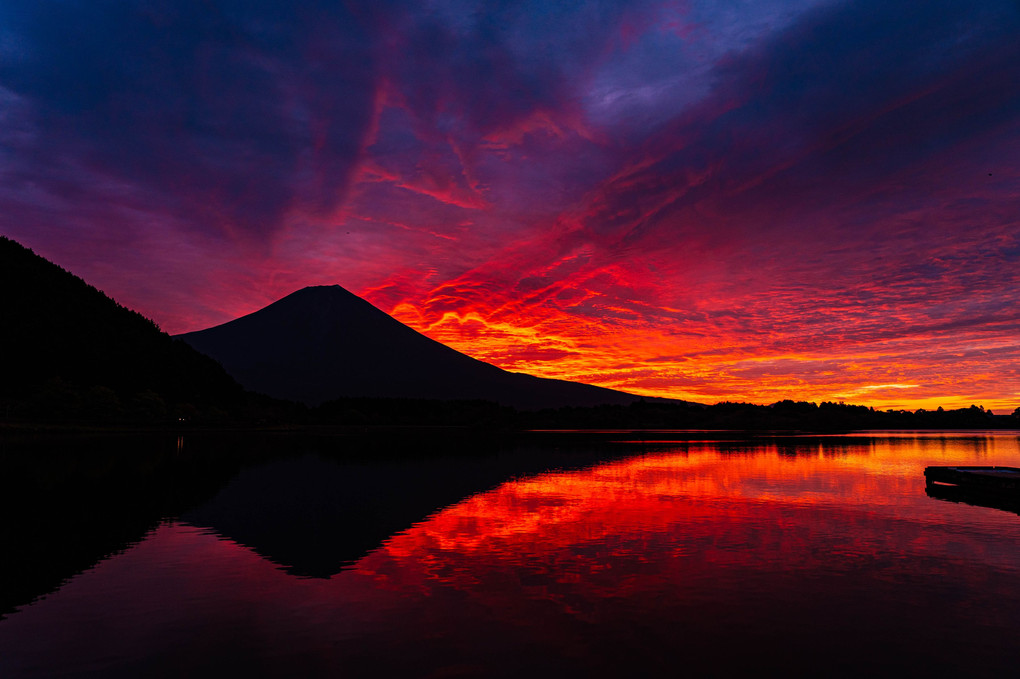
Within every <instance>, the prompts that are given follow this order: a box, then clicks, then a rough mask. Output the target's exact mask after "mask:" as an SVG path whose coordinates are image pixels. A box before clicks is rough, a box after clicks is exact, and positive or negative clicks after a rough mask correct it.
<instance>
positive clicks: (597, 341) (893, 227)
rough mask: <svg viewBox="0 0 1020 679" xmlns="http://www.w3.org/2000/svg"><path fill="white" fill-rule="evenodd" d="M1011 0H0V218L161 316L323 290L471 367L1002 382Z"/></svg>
mask: <svg viewBox="0 0 1020 679" xmlns="http://www.w3.org/2000/svg"><path fill="white" fill-rule="evenodd" d="M1017 35H1020V3H1018V2H1017V1H1016V0H1009V1H988V2H982V1H980V0H976V1H975V2H966V3H964V2H957V1H955V0H954V1H947V0H929V1H926V2H923V3H920V2H916V1H915V0H910V1H901V0H860V1H856V2H845V1H838V0H787V1H784V2H779V1H768V0H761V1H757V2H751V1H745V0H712V1H702V0H689V1H679V2H677V1H668V2H665V1H656V0H649V1H647V2H646V1H643V0H635V1H631V2H611V1H608V0H606V1H602V2H558V1H556V0H541V1H536V2H528V1H526V0H514V1H513V2H470V1H468V0H432V1H428V0H415V1H413V2H400V1H397V0H373V1H372V2H368V1H366V0H349V1H348V2H315V1H309V2H301V3H294V4H293V6H292V4H291V3H280V2H270V1H260V0H236V1H219V2H217V1H211V0H202V1H199V0H165V1H161V0H152V1H149V2H126V1H120V0H88V1H84V0H83V1H81V2H72V1H59V2H58V1H53V0H6V1H5V2H4V3H2V4H0V233H2V234H3V235H6V236H8V237H10V238H14V239H16V240H18V241H20V242H21V243H23V244H24V245H26V246H28V247H31V248H33V249H34V250H35V251H36V252H37V253H38V254H41V255H43V256H44V257H47V258H49V259H51V260H53V261H55V262H56V263H58V264H60V265H61V266H63V267H64V268H66V269H68V270H70V271H72V272H74V273H75V274H77V275H79V276H81V277H82V278H84V279H85V280H86V281H88V282H89V283H92V284H93V285H95V286H96V287H98V288H100V289H102V290H103V291H105V292H106V293H108V294H109V295H111V296H112V297H114V298H115V299H116V300H117V301H119V302H120V303H121V304H123V305H125V306H128V307H131V308H133V309H136V310H138V311H140V312H141V313H143V314H145V315H146V316H148V317H150V318H152V319H153V320H155V321H156V322H157V323H158V324H159V325H160V326H161V327H162V328H163V329H164V330H166V331H168V332H170V333H180V332H186V331H191V330H198V329H202V328H205V327H209V326H212V325H216V324H219V323H223V322H226V321H228V320H231V319H233V318H235V317H237V316H239V315H242V314H245V313H250V312H252V311H255V310H256V309H259V308H261V307H262V306H265V305H266V304H268V303H270V302H272V301H275V300H276V299H279V298H280V297H283V296H284V295H286V294H289V293H291V292H293V291H295V290H297V289H299V288H301V287H304V286H306V285H324V284H339V285H342V286H343V287H345V288H346V289H348V290H350V291H351V292H354V293H356V294H358V295H361V296H362V297H364V298H366V299H368V300H369V301H370V302H372V303H373V304H375V305H376V306H378V307H379V308H381V309H383V310H384V311H386V312H388V313H391V314H393V315H394V316H395V317H396V318H398V319H399V320H401V321H403V322H404V323H407V324H408V325H410V326H411V327H413V328H415V329H417V330H419V331H421V332H423V333H425V334H427V335H428V336H430V337H432V338H434V339H437V340H439V341H441V342H444V343H446V344H448V345H450V346H452V347H454V348H456V349H458V350H460V351H463V352H465V353H467V354H470V355H472V356H475V357H477V358H480V359H483V360H486V361H489V362H491V363H494V364H496V365H499V366H501V367H503V368H506V369H509V370H515V371H522V372H528V373H532V374H535V375H540V376H545V377H558V378H563V379H570V380H575V381H581V382H587V383H591V384H598V385H602V386H607V387H613V388H617V389H623V390H626V391H631V392H633V393H640V394H646V395H657V396H669V397H674V398H682V399H688V400H694V401H699V402H704V403H715V402H719V401H749V402H754V403H771V402H774V401H778V400H781V399H794V400H807V401H826V400H829V401H846V402H851V403H863V404H867V405H874V406H876V407H881V408H909V409H911V410H913V409H916V408H920V407H924V408H935V407H938V406H945V407H960V406H968V405H971V404H979V405H982V406H984V407H987V408H990V409H994V410H995V411H996V412H1010V411H1012V410H1013V408H1015V407H1017V406H1020V367H1018V366H1020V305H1017V303H1016V301H1017V299H1018V298H1020V163H1018V162H1017V159H1020V41H1018V40H1017V39H1016V36H1017Z"/></svg>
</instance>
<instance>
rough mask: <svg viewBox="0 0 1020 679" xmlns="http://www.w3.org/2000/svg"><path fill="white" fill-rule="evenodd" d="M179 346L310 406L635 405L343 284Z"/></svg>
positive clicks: (304, 292) (310, 291)
mask: <svg viewBox="0 0 1020 679" xmlns="http://www.w3.org/2000/svg"><path fill="white" fill-rule="evenodd" d="M180 338H181V339H183V340H184V341H185V342H187V343H188V344H190V345H191V346H193V347H194V348H196V349H198V350H199V351H201V352H203V353H205V354H208V355H209V356H212V357H213V358H215V359H216V360H218V361H219V362H220V363H221V364H222V365H223V367H224V368H226V369H227V372H229V373H230V374H231V375H233V376H234V378H235V379H237V380H238V381H239V382H240V383H241V384H242V385H244V386H246V387H248V388H249V389H252V390H255V391H259V392H262V393H265V394H269V395H270V396H276V397H278V398H286V399H291V400H296V401H302V402H305V403H309V404H318V403H322V402H325V401H329V400H333V399H337V398H342V397H379V398H427V399H481V400H487V401H495V402H497V403H501V404H503V405H510V406H514V407H517V408H525V409H531V408H547V407H561V406H590V405H599V404H604V403H621V404H625V403H631V402H633V401H635V400H637V399H638V397H637V396H633V395H631V394H626V393H623V392H619V391H614V390H611V389H604V388H601V387H594V386H591V385H587V384H578V383H574V382H565V381H562V380H549V379H543V378H538V377H532V376H530V375H523V374H519V373H509V372H507V371H505V370H503V369H501V368H498V367H496V366H494V365H490V364H488V363H484V362H482V361H479V360H476V359H474V358H471V357H470V356H467V355H465V354H462V353H460V352H458V351H455V350H454V349H451V348H450V347H447V346H445V345H443V344H440V343H439V342H436V341H435V340H432V339H430V338H428V337H426V336H424V335H422V334H421V333H419V332H417V331H415V330H413V329H412V328H409V327H408V326H406V325H404V324H403V323H400V322H399V321H397V320H396V319H395V318H393V317H392V316H390V315H388V314H387V313H385V312H383V311H382V310H380V309H378V308H376V307H375V306H372V304H370V303H369V302H367V301H366V300H364V299H362V298H361V297H358V296H357V295H355V294H353V293H351V292H349V291H348V290H345V289H344V288H343V287H341V286H339V285H318V286H310V287H306V288H302V289H300V290H298V291H296V292H293V293H291V294H290V295H287V296H286V297H284V298H282V299H280V300H278V301H276V302H274V303H272V304H270V305H269V306H267V307H265V308H263V309H260V310H259V311H256V312H254V313H251V314H248V315H247V316H243V317H241V318H238V319H236V320H233V321H230V322H229V323H224V324H223V325H219V326H216V327H214V328H209V329H207V330H201V331H198V332H191V333H186V334H184V335H180Z"/></svg>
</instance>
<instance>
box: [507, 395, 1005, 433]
mask: <svg viewBox="0 0 1020 679" xmlns="http://www.w3.org/2000/svg"><path fill="white" fill-rule="evenodd" d="M518 423H519V425H520V426H523V427H524V428H528V429H562V428H572V429H592V428H600V429H747V430H759V431H760V430H769V429H776V430H791V429H796V430H804V431H850V430H854V429H998V428H1002V429H1008V428H1013V427H1020V408H1017V410H1016V411H1014V412H1013V414H1012V415H994V414H993V413H992V412H991V411H988V410H984V409H983V408H981V407H980V406H976V405H975V406H971V407H969V408H959V409H955V410H943V409H942V408H939V409H938V410H923V409H922V410H916V411H909V410H876V409H874V408H870V407H867V406H861V405H850V404H846V403H834V402H829V401H826V402H823V403H821V404H818V403H809V402H804V401H790V400H786V401H779V402H778V403H773V404H771V405H755V404H752V403H730V402H724V403H718V404H715V405H710V406H699V405H690V404H671V403H660V402H646V401H638V402H635V403H632V404H631V405H629V406H599V407H596V408H561V409H559V410H545V411H539V412H534V413H519V415H518Z"/></svg>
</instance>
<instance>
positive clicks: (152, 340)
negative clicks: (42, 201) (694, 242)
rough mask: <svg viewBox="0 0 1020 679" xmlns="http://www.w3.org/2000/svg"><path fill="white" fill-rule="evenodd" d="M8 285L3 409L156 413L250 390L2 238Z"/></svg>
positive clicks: (3, 298)
mask: <svg viewBox="0 0 1020 679" xmlns="http://www.w3.org/2000/svg"><path fill="white" fill-rule="evenodd" d="M0 289H2V290H3V291H4V293H3V295H0V321H2V326H3V332H2V333H0V356H2V357H3V379H2V380H0V404H2V405H3V412H0V415H3V416H5V417H7V418H13V419H19V418H20V419H36V420H38V419H43V420H48V421H56V420H69V419H87V420H89V421H118V420H131V421H137V420H147V421H151V420H159V419H176V417H177V416H183V415H195V414H197V413H200V412H202V411H203V410H204V409H206V410H207V409H210V408H215V409H217V410H218V411H222V409H224V408H232V407H234V406H235V405H237V404H238V403H240V402H241V401H242V400H243V398H244V390H243V389H242V388H241V387H240V385H238V384H237V383H236V382H235V381H234V380H233V379H232V378H231V377H230V376H229V375H227V373H226V372H224V370H223V368H222V367H221V366H219V365H217V364H216V362H215V361H213V360H212V359H210V358H209V357H207V356H204V355H202V354H200V353H199V352H197V351H195V350H194V349H192V348H191V347H190V346H188V345H187V344H186V343H184V342H181V341H179V340H175V339H173V338H171V337H170V335H168V334H166V333H164V332H162V331H161V330H160V329H159V328H158V327H157V326H156V324H155V323H153V322H152V321H150V320H149V319H147V318H145V317H144V316H142V315H141V314H139V313H137V312H134V311H131V310H130V309H126V308H124V307H122V306H121V305H119V304H117V302H115V301H114V300H112V299H110V298H109V297H107V296H106V295H105V294H103V293H102V292H100V291H99V290H97V289H96V288H94V287H92V286H91V285H89V284H87V283H86V282H85V281H83V280H82V279H80V278H78V277H77V276H75V275H73V274H71V273H69V272H67V271H65V270H64V269H62V268H60V267H59V266H57V265H56V264H53V263H52V262H49V261H47V260H46V259H44V258H42V257H40V256H38V255H36V254H35V253H34V252H32V251H31V250H30V249H28V248H26V247H24V246H22V245H20V244H19V243H17V242H15V241H13V240H10V239H8V238H4V237H0Z"/></svg>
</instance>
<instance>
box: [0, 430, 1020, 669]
mask: <svg viewBox="0 0 1020 679" xmlns="http://www.w3.org/2000/svg"><path fill="white" fill-rule="evenodd" d="M561 436H562V437H563V438H562V439H559V440H558V439H555V438H553V439H545V441H546V442H544V443H541V444H529V446H528V448H527V450H514V449H510V450H504V451H503V452H501V453H500V454H499V455H498V456H492V457H486V456H484V455H481V456H477V457H471V458H467V459H463V458H462V459H449V458H444V459H441V460H435V461H428V460H425V461H423V460H411V461H407V460H403V461H402V460H400V459H396V460H393V459H390V460H387V461H385V462H372V461H366V460H364V459H360V460H358V461H353V462H352V461H349V460H346V459H343V458H340V457H337V456H335V455H333V456H331V455H329V454H324V453H323V452H322V450H321V449H317V450H308V451H303V452H302V451H298V453H296V454H288V455H286V456H281V457H274V456H271V455H270V456H268V457H265V458H264V459H261V458H260V459H259V460H256V461H254V462H248V463H246V464H243V465H240V466H239V467H238V468H237V469H234V470H232V471H230V473H229V474H225V475H224V478H223V480H222V482H221V483H219V484H218V485H217V486H216V487H214V488H213V489H212V490H209V491H208V492H206V493H205V494H204V495H202V493H198V494H196V495H195V496H194V498H192V499H191V500H190V502H186V503H184V504H183V505H182V506H181V507H179V508H176V509H174V510H173V511H172V512H171V513H167V512H166V511H162V513H161V514H159V515H158V516H157V520H155V521H154V522H152V524H151V525H149V526H148V527H147V528H146V529H144V530H143V531H142V532H141V533H140V534H139V535H138V536H137V537H136V539H132V540H127V541H126V542H125V544H124V545H123V546H122V548H120V549H113V550H109V551H112V552H113V553H112V554H109V555H108V556H105V557H103V558H101V559H100V560H99V561H98V562H97V563H95V564H94V565H91V566H88V567H87V568H86V569H85V570H83V572H80V573H78V574H76V575H73V576H72V577H70V578H69V579H66V580H65V581H64V582H63V583H62V584H59V586H58V587H57V588H56V589H55V591H52V592H50V593H48V594H46V595H45V596H42V597H41V598H37V599H36V600H34V601H31V602H30V603H29V602H25V603H21V604H20V605H18V606H17V607H16V608H15V609H13V610H12V611H10V612H9V614H8V615H7V616H6V617H5V618H4V619H2V620H0V676H3V677H21V676H25V677H55V676H76V677H77V676H96V677H108V676H116V677H120V676H123V677H142V676H145V677H167V676H181V677H195V676H222V675H224V674H226V675H229V676H243V675H248V676H312V677H314V676H426V677H451V676H457V677H459V676H523V675H526V674H533V675H538V676H552V675H558V676H581V675H586V676H647V675H677V674H681V673H686V674H694V675H696V676H705V675H708V676H712V675H716V676H737V675H746V674H749V673H755V674H761V673H763V672H765V673H773V672H776V671H783V672H786V673H788V674H793V675H802V676H803V675H828V676H831V675H847V676H849V675H855V676H859V675H861V674H864V673H868V674H871V675H879V676H893V675H897V676H903V675H904V674H906V675H911V676H913V675H918V674H921V673H927V674H934V675H936V676H941V675H945V674H951V673H963V674H966V675H968V676H976V675H984V676H1015V671H1016V669H1015V668H1016V659H1017V657H1020V654H1018V652H1020V636H1018V630H1020V516H1018V515H1017V513H1016V512H1015V511H1010V510H1009V509H1000V508H994V507H985V506H976V505H971V504H965V503H960V502H951V501H946V500H942V499H938V498H933V497H929V496H928V495H927V494H926V492H925V486H924V480H923V475H922V471H923V469H924V467H925V466H927V465H931V464H982V465H988V464H997V465H1010V466H1020V443H1018V441H1020V440H1018V436H1017V434H1016V433H1015V432H1013V433H996V434H983V433H980V434H973V433H968V434H881V433H879V434H867V435H856V436H848V437H831V438H818V437H814V438H781V439H778V438H777V439H768V438H762V439H755V440H744V441H707V442H706V441H703V442H699V441H677V442H672V443H671V442H656V443H644V444H641V443H634V442H631V443H626V442H615V443H603V444H599V449H598V450H597V451H593V452H591V453H590V454H586V453H584V452H583V451H582V452H580V453H578V452H576V449H577V448H578V445H576V444H571V445H572V446H573V448H572V449H573V450H574V451H575V452H573V453H570V454H567V453H565V452H564V446H565V445H566V443H568V442H569V437H570V436H571V435H568V434H562V435H561ZM608 438H609V439H611V438H612V436H611V435H608ZM593 445H594V444H593ZM581 447H583V446H581ZM515 455H518V456H519V458H520V459H522V460H528V461H529V462H528V463H527V464H525V463H521V464H520V466H519V467H515V463H514V460H515ZM586 455H587V456H586ZM543 457H545V458H547V459H548V460H550V461H552V462H551V463H549V464H546V465H545V466H546V467H549V466H552V467H557V468H548V469H545V470H544V471H541V469H542V467H543V465H542V464H541V463H533V462H530V461H534V460H542V459H543ZM529 465H530V467H529ZM536 469H537V470H538V471H536ZM189 473H198V472H193V470H192V472H189ZM430 495H432V496H434V497H432V498H430ZM409 498H410V499H409ZM430 503H431V504H430ZM394 508H396V509H394ZM129 509H130V508H129V507H125V508H124V511H129ZM391 510H392V511H391ZM415 512H419V514H418V515H415ZM387 522H389V523H387ZM366 527H368V528H366ZM373 530H374V531H375V532H374V533H373V532H372V531H373ZM380 531H381V532H380ZM46 537H47V536H45V535H43V536H39V539H40V540H41V541H45V539H46ZM58 552H59V550H58ZM13 558H15V559H18V558H21V557H19V556H17V555H15V556H14V557H13ZM25 558H31V557H30V555H26V556H25ZM54 558H56V557H54ZM83 568H85V566H83Z"/></svg>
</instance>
